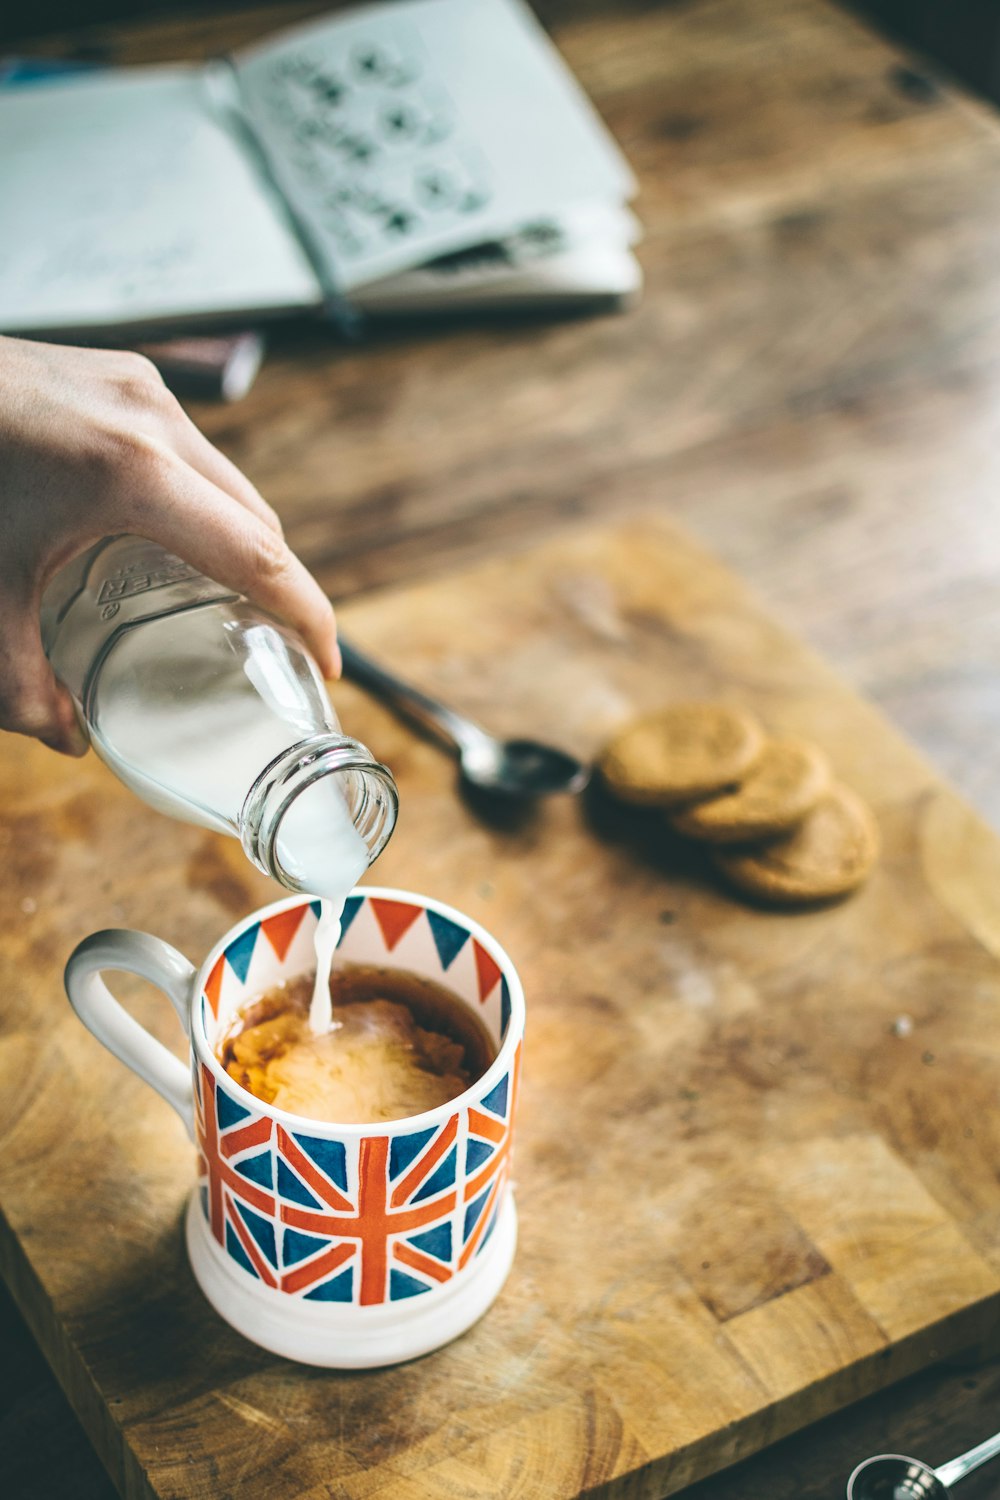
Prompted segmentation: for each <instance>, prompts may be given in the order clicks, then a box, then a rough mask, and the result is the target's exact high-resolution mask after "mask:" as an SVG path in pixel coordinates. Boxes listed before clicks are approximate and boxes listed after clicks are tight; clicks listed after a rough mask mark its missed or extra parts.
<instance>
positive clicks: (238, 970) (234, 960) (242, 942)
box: [226, 922, 260, 984]
mask: <svg viewBox="0 0 1000 1500" xmlns="http://www.w3.org/2000/svg"><path fill="white" fill-rule="evenodd" d="M259 932H260V923H259V922H255V923H254V925H253V927H248V928H247V930H246V932H241V933H240V935H239V937H238V938H236V939H234V941H233V942H231V943H230V944H229V947H228V948H227V949H226V958H227V959H228V961H229V967H230V968H231V969H232V971H233V973H234V974H235V975H236V977H237V979H238V980H239V981H240V984H246V982H247V974H248V973H249V972H250V960H251V959H252V958H253V950H254V948H255V947H256V946H257V934H258V933H259Z"/></svg>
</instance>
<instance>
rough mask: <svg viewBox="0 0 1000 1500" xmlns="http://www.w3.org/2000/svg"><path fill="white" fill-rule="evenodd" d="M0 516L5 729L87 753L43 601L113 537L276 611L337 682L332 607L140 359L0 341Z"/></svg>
mask: <svg viewBox="0 0 1000 1500" xmlns="http://www.w3.org/2000/svg"><path fill="white" fill-rule="evenodd" d="M0 519H2V546H0V729H9V730H14V731H15V732H17V733H19V734H28V735H34V736H36V737H37V738H38V739H40V740H43V741H44V742H45V743H46V744H47V745H50V746H51V747H52V748H53V749H54V750H61V751H64V752H65V753H67V754H71V755H82V754H83V753H84V751H85V750H86V748H87V745H86V740H85V738H84V736H83V734H82V732H81V730H80V727H79V725H78V724H77V721H76V714H75V711H74V708H73V702H72V699H71V697H70V695H69V693H68V692H67V690H66V689H65V688H64V687H63V686H62V684H61V683H58V682H57V681H56V678H55V676H54V674H53V672H52V668H51V667H50V666H49V663H48V661H47V660H46V658H45V654H44V652H43V651H42V642H41V635H40V629H39V604H40V600H41V596H42V593H43V591H44V589H45V587H46V585H47V584H48V583H49V581H50V579H51V578H52V576H53V574H55V573H56V572H58V570H59V569H60V568H61V567H63V566H64V564H65V563H67V562H69V561H70V559H71V558H73V557H76V556H77V555H78V554H79V553H81V552H83V551H85V550H86V548H87V547H90V546H92V545H93V543H94V542H97V541H99V540H100V539H101V537H104V536H111V535H114V534H116V533H119V532H131V533H133V534H134V535H136V536H141V537H145V538H146V539H147V540H149V541H153V542H158V543H159V544H160V545H161V546H162V547H165V548H166V549H167V550H168V551H169V552H173V553H176V555H177V556H178V557H180V558H182V559H183V560H184V561H185V562H187V563H190V564H191V565H192V567H195V568H197V569H198V571H199V572H202V573H205V574H207V575H208V577H210V578H214V579H215V580H216V581H217V582H218V583H221V584H224V585H225V586H226V587H227V588H231V589H233V590H234V591H235V592H238V593H241V594H245V595H246V596H247V598H248V599H252V600H253V601H254V603H256V604H259V605H261V606H262V607H263V608H265V609H268V610H270V611H271V612H272V613H273V614H276V615H278V616H280V617H281V618H282V619H284V620H286V621H287V622H288V623H289V624H290V625H292V626H293V627H294V628H295V629H297V630H298V631H299V632H300V634H301V635H302V637H303V638H304V640H305V642H306V644H307V645H308V646H309V647H310V649H311V650H312V653H313V655H314V656H315V658H316V661H317V663H318V665H319V667H320V670H321V671H322V672H323V674H324V675H325V676H327V677H336V676H339V675H340V652H339V649H338V647H337V633H336V625H335V622H334V615H333V608H332V606H331V604H330V601H329V600H328V599H327V597H326V595H325V594H324V593H323V591H322V590H321V589H320V587H319V584H318V583H317V582H316V580H315V579H314V578H313V577H312V575H311V574H310V573H309V572H308V571H307V570H306V568H305V567H304V566H303V564H302V563H301V562H300V561H299V559H298V558H297V557H296V556H295V555H294V553H293V552H291V551H290V549H289V548H288V545H287V544H286V542H285V540H284V537H283V536H282V532H281V523H280V521H279V520H278V518H277V516H276V515H275V513H274V511H273V510H272V509H271V507H270V506H269V505H268V504H267V503H266V502H265V501H264V500H263V499H262V498H261V496H260V495H259V494H258V492H257V490H256V489H255V488H254V486H253V485H252V484H251V483H250V481H249V480H248V479H247V478H246V477H245V475H243V474H241V473H240V471H239V469H237V468H236V466H235V464H232V463H230V461H229V459H227V458H225V457H224V456H223V454H221V453H220V452H219V450H218V449H217V448H214V447H213V446H212V444H211V443H210V442H209V441H208V439H207V438H206V437H205V436H204V435H203V434H202V433H201V432H199V431H198V428H197V427H196V426H195V425H194V423H193V422H192V421H191V420H190V418H189V417H188V416H187V415H186V413H185V412H184V411H183V410H182V408H181V407H180V405H179V404H178V402H177V401H176V400H175V398H174V397H173V396H172V395H171V394H170V392H169V391H168V390H167V388H166V386H165V385H164V384H163V381H162V380H161V378H160V376H159V374H158V373H157V371H156V369H155V367H154V366H153V365H152V364H150V363H149V361H148V360H146V359H143V358H142V356H141V355H138V354H129V353H119V352H117V351H108V350H103V349H73V348H62V347H60V346H58V345H54V344H38V343H34V342H29V341H26V340H23V339H11V338H0Z"/></svg>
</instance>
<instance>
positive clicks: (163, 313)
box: [0, 66, 321, 333]
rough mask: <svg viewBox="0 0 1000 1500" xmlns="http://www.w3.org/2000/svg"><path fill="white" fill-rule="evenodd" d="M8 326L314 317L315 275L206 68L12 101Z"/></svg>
mask: <svg viewBox="0 0 1000 1500" xmlns="http://www.w3.org/2000/svg"><path fill="white" fill-rule="evenodd" d="M0 204H2V205H3V207H2V215H3V222H4V232H3V234H2V235H0V330H3V331H4V332H7V333H16V332H18V331H24V330H32V331H35V332H42V331H45V330H53V331H61V332H67V331H71V330H74V329H86V328H103V327H108V326H111V327H113V326H116V325H119V324H123V325H127V324H143V323H149V324H155V323H157V322H159V321H160V320H163V321H165V322H167V321H170V320H172V319H175V318H187V317H192V316H198V315H216V314H221V315H228V314H230V313H232V314H234V315H235V314H238V313H242V312H248V311H249V312H253V311H264V310H275V309H285V308H293V307H309V306H314V305H317V304H318V303H319V302H320V301H321V294H320V290H319V287H318V285H317V281H316V277H315V274H314V272H313V271H312V269H311V267H310V265H309V262H308V260H307V259H306V257H305V254H304V253H303V250H302V248H301V246H300V244H299V243H298V241H297V239H296V238H295V236H294V234H293V233H292V231H291V230H290V228H289V227H288V226H287V224H286V222H285V220H284V217H283V210H282V209H281V208H280V207H279V206H277V197H276V195H274V194H273V193H272V190H271V189H270V188H268V187H267V185H266V183H265V181H264V179H263V174H262V173H261V172H259V171H258V170H257V169H256V168H255V166H254V164H253V161H252V158H251V157H250V156H249V155H248V154H247V153H246V152H245V151H244V149H243V148H242V146H241V145H240V144H239V143H238V142H237V141H236V140H234V139H233V138H232V137H231V135H230V134H229V132H228V131H227V129H226V128H225V126H224V125H223V124H222V123H221V120H220V119H219V118H217V117H216V114H215V108H214V106H213V105H212V104H211V103H210V98H209V92H208V88H207V85H206V81H205V78H204V76H203V71H202V70H201V69H200V68H195V67H183V66H179V67H153V68H129V69H121V70H115V71H114V72H108V73H104V72H102V73H95V74H85V75H81V76H79V77H74V78H66V79H60V80H59V81H58V82H54V83H51V84H42V83H36V84H33V85H32V86H31V87H30V88H24V89H16V88H12V89H9V90H3V91H0Z"/></svg>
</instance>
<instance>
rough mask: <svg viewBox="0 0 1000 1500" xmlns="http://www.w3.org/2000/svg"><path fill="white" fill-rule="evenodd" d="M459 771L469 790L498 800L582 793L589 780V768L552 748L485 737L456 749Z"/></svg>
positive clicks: (572, 757) (574, 758) (524, 741)
mask: <svg viewBox="0 0 1000 1500" xmlns="http://www.w3.org/2000/svg"><path fill="white" fill-rule="evenodd" d="M459 768H460V770H461V773H462V776H463V778H464V779H465V781H466V782H468V783H469V785H470V786H474V787H475V788H476V789H477V790H478V791H481V792H490V793H493V794H495V795H498V796H502V797H547V796H550V795H551V794H553V793H555V792H582V791H583V788H584V787H585V786H586V785H587V782H588V780H589V779H590V767H589V766H586V765H584V764H583V762H582V761H580V760H577V758H576V756H574V755H569V754H567V752H566V751H565V750H557V749H556V747H555V746H554V745H543V744H540V743H539V742H538V741H537V740H496V739H493V738H492V737H491V736H488V735H484V736H483V739H482V740H479V741H475V742H473V743H470V744H468V745H466V746H463V747H461V748H460V750H459Z"/></svg>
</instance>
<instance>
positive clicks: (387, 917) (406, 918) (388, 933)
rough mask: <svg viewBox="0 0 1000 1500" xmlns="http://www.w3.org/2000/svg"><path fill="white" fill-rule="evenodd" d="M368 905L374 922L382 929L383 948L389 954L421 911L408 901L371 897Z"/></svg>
mask: <svg viewBox="0 0 1000 1500" xmlns="http://www.w3.org/2000/svg"><path fill="white" fill-rule="evenodd" d="M368 904H369V906H370V907H371V909H372V911H373V912H374V913H375V920H376V921H377V922H378V925H379V926H380V927H381V929H382V936H383V937H384V938H385V946H386V947H387V948H388V950H389V952H390V953H391V952H392V950H393V948H395V946H396V944H397V943H398V942H399V940H400V938H401V937H402V936H403V934H404V932H408V931H409V930H410V928H411V927H412V926H413V924H414V922H415V921H416V920H417V918H418V917H419V915H420V913H421V910H422V908H421V907H419V906H411V905H410V903H409V902H408V901H386V900H384V899H381V898H379V897H377V896H372V898H371V900H370V901H369V903H368Z"/></svg>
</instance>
